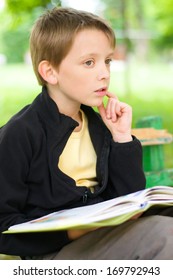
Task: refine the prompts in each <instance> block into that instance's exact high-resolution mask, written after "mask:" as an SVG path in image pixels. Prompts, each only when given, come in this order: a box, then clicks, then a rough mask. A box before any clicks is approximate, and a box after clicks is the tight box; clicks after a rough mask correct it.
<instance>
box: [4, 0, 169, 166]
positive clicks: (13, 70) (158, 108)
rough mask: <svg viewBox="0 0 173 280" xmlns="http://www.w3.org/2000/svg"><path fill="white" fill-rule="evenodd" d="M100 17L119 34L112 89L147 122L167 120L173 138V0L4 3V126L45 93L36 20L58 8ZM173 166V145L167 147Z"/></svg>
mask: <svg viewBox="0 0 173 280" xmlns="http://www.w3.org/2000/svg"><path fill="white" fill-rule="evenodd" d="M58 5H59V6H70V7H73V8H76V9H83V10H88V11H91V12H94V13H96V14H98V15H100V16H102V17H104V18H105V19H107V20H108V21H109V22H110V24H111V26H112V27H113V29H114V30H115V34H116V38H117V48H116V52H115V60H114V61H113V63H112V66H111V71H112V75H111V83H110V90H111V91H112V92H114V93H115V94H117V95H118V96H119V98H120V99H122V100H123V101H125V102H128V103H130V104H131V105H132V106H133V127H135V124H136V122H137V121H138V119H140V118H141V117H145V116H151V115H154V116H157V115H159V116H161V118H162V120H163V128H166V129H167V130H168V131H169V132H170V133H173V109H172V105H173V28H172V20H173V0H94V1H93V0H87V1H83V0H62V1H59V0H52V1H51V0H22V1H20V0H0V126H2V125H3V124H5V123H6V122H7V121H8V119H9V118H10V117H11V116H12V115H13V114H15V113H16V112H17V111H18V110H19V109H20V108H21V107H23V106H25V105H26V104H28V103H30V102H31V101H32V100H33V98H34V97H35V96H36V95H37V94H38V93H39V92H40V87H39V86H38V84H37V81H36V78H35V76H34V73H33V70H32V65H31V61H30V55H29V46H28V41H29V34H30V30H31V26H32V25H33V23H34V21H35V19H36V18H37V17H38V16H39V15H40V14H41V13H42V12H43V11H44V10H45V9H49V8H51V7H53V6H58ZM165 153H166V166H168V167H173V160H172V158H173V144H169V145H165Z"/></svg>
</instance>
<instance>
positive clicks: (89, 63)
mask: <svg viewBox="0 0 173 280" xmlns="http://www.w3.org/2000/svg"><path fill="white" fill-rule="evenodd" d="M84 64H85V65H86V66H92V65H93V64H94V61H93V60H87V61H85V63H84Z"/></svg>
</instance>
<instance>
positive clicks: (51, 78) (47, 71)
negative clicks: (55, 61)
mask: <svg viewBox="0 0 173 280" xmlns="http://www.w3.org/2000/svg"><path fill="white" fill-rule="evenodd" d="M38 72H39V74H40V75H41V77H42V78H43V79H44V80H45V81H46V82H48V83H49V84H51V85H55V84H57V82H58V78H57V73H56V71H55V69H54V68H53V67H52V65H51V64H50V62H49V61H47V60H42V61H41V62H40V63H39V65H38Z"/></svg>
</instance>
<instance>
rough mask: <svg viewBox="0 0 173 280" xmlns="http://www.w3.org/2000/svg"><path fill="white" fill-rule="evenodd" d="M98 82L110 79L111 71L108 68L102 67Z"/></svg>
mask: <svg viewBox="0 0 173 280" xmlns="http://www.w3.org/2000/svg"><path fill="white" fill-rule="evenodd" d="M97 78H98V80H99V81H100V80H103V79H105V80H107V79H109V78H110V69H109V68H108V67H106V66H105V67H102V69H100V71H99V73H98V76H97Z"/></svg>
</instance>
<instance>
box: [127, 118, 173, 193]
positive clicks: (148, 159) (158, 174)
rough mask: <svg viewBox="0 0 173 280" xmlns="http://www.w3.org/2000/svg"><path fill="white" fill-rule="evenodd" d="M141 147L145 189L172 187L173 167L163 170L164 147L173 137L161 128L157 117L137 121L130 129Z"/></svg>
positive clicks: (160, 122)
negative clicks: (163, 186) (159, 186)
mask: <svg viewBox="0 0 173 280" xmlns="http://www.w3.org/2000/svg"><path fill="white" fill-rule="evenodd" d="M132 134H133V135H135V136H136V137H137V138H138V139H139V140H140V141H141V144H142V147H143V168H144V171H145V175H146V180H147V183H146V187H147V188H149V187H152V186H156V185H167V186H172V187H173V166H172V168H171V169H168V168H165V154H164V145H165V144H170V143H172V142H173V135H172V134H170V133H168V132H167V130H166V129H163V127H162V119H161V117H159V116H148V117H144V118H141V119H140V120H139V121H137V123H136V125H135V128H134V129H132Z"/></svg>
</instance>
